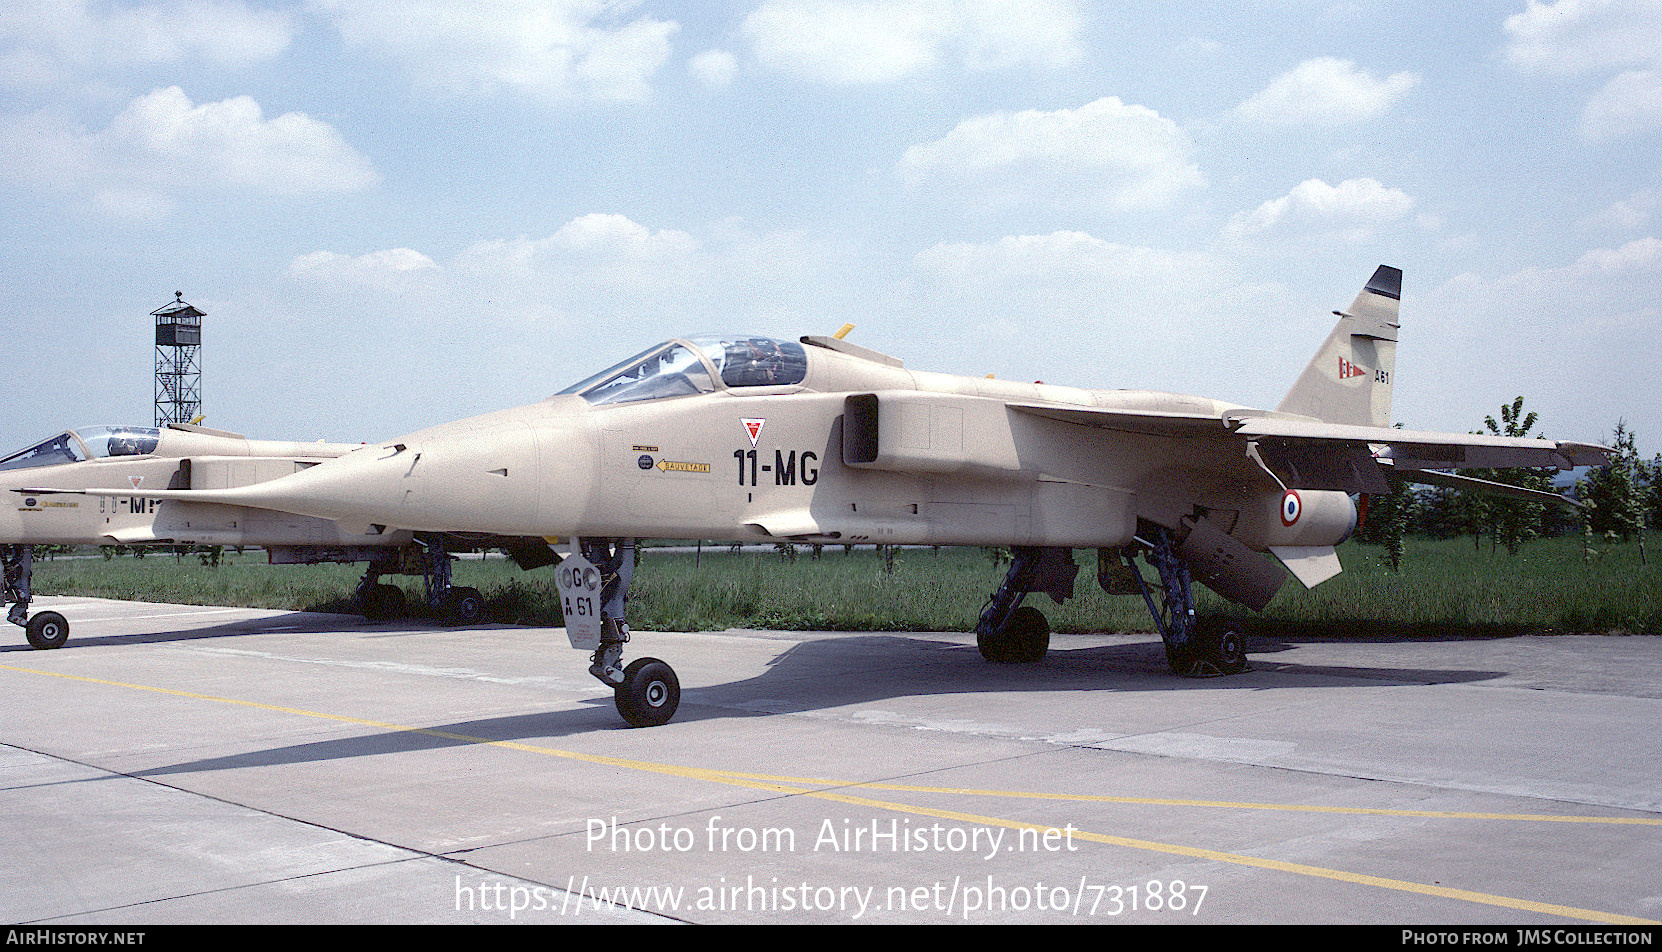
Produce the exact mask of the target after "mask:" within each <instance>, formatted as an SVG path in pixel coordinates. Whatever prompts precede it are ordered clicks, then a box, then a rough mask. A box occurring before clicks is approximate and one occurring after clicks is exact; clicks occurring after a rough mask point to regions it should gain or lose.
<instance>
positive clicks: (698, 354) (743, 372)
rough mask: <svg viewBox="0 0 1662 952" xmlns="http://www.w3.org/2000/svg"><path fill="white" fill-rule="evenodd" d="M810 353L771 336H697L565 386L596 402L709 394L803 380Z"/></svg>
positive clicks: (663, 344) (640, 355) (800, 346)
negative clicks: (730, 389) (724, 388)
mask: <svg viewBox="0 0 1662 952" xmlns="http://www.w3.org/2000/svg"><path fill="white" fill-rule="evenodd" d="M807 375H808V354H807V352H806V351H804V350H803V347H802V345H801V344H798V343H796V342H795V341H782V340H775V339H774V338H771V337H747V336H725V335H723V336H713V337H693V338H687V339H685V340H673V341H667V342H665V343H662V344H659V345H657V346H656V347H652V348H649V349H647V350H644V351H642V352H640V353H639V354H636V355H635V356H633V357H631V358H629V359H628V360H625V361H623V362H622V363H620V364H615V365H613V366H611V367H608V368H607V369H605V370H603V371H601V372H600V373H598V374H595V375H594V376H592V377H589V378H588V379H586V380H582V381H579V382H578V383H575V384H573V385H571V386H570V387H567V388H566V389H564V390H562V391H560V393H562V394H577V395H579V396H581V397H582V398H583V399H585V400H587V401H588V402H590V403H592V404H596V405H601V404H608V403H629V402H633V401H637V400H661V399H665V398H668V397H684V396H691V395H693V394H699V393H710V392H712V391H714V390H716V389H718V388H720V387H767V386H791V385H795V384H799V383H801V382H802V381H803V379H804V378H805V377H807Z"/></svg>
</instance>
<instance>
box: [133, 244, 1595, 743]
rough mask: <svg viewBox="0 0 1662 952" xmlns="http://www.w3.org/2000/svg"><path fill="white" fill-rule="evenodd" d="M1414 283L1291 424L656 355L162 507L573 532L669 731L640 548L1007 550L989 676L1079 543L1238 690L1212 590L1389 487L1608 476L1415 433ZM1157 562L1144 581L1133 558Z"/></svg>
mask: <svg viewBox="0 0 1662 952" xmlns="http://www.w3.org/2000/svg"><path fill="white" fill-rule="evenodd" d="M1401 282H1402V272H1401V271H1399V270H1397V269H1395V268H1391V267H1380V268H1379V269H1378V270H1377V271H1376V272H1375V273H1374V274H1373V276H1372V278H1371V279H1370V280H1369V281H1368V282H1367V285H1366V286H1365V287H1364V288H1363V290H1362V291H1361V293H1359V294H1358V295H1357V297H1356V299H1355V301H1353V302H1352V303H1351V305H1350V309H1349V310H1348V311H1344V312H1334V313H1335V314H1337V315H1338V322H1337V324H1336V325H1335V326H1334V328H1333V331H1332V333H1331V334H1330V335H1329V336H1328V338H1327V340H1326V341H1325V342H1324V343H1323V344H1322V345H1321V347H1320V348H1319V349H1318V350H1317V352H1316V354H1315V356H1314V357H1313V358H1312V360H1311V361H1310V364H1309V365H1308V367H1307V368H1306V369H1305V370H1304V372H1303V374H1302V375H1301V376H1300V377H1299V378H1298V380H1297V381H1296V382H1295V383H1294V384H1293V387H1292V389H1291V390H1289V391H1288V393H1287V395H1286V397H1285V398H1284V399H1283V400H1282V401H1281V404H1280V405H1279V406H1278V407H1277V408H1276V409H1275V410H1262V409H1252V408H1248V407H1242V406H1237V405H1235V404H1232V403H1228V402H1222V401H1218V400H1212V399H1207V398H1203V397H1194V396H1184V395H1180V394H1172V393H1156V392H1149V391H1136V390H1085V389H1076V388H1071V387H1062V386H1050V385H1045V384H1023V383H1013V382H1008V381H1002V380H993V379H975V378H968V377H959V376H952V375H947V374H939V373H929V372H924V371H914V370H909V369H907V368H906V367H904V366H903V365H902V362H901V361H900V360H898V359H896V358H893V357H890V356H887V355H884V354H881V353H877V352H875V351H872V350H868V349H866V348H863V347H860V346H857V345H855V344H851V343H849V342H847V341H845V340H842V339H840V336H839V337H816V336H810V337H803V338H801V339H800V340H799V341H789V340H777V339H773V338H768V337H750V336H724V337H693V338H686V339H678V340H671V341H667V342H664V343H661V344H658V345H655V346H653V347H651V348H649V349H647V350H645V351H642V352H641V353H639V354H637V355H635V356H633V357H630V358H628V359H627V360H624V361H623V362H621V363H619V364H617V365H615V366H613V367H610V368H608V369H606V370H603V371H601V372H600V373H598V374H595V375H594V376H593V377H590V378H588V379H586V380H583V381H581V382H579V383H577V384H575V385H573V386H571V387H569V388H567V389H566V390H564V391H561V392H560V393H559V394H556V395H554V396H552V397H549V398H548V399H546V400H543V401H542V402H540V403H535V404H532V405H530V406H525V407H520V408H517V409H511V410H504V411H500V412H497V413H492V414H487V415H484V416H479V417H474V418H471V419H467V420H462V421H459V422H456V423H450V424H446V425H443V426H438V427H434V428H432V429H428V430H423V431H420V432H417V433H412V434H410V435H408V436H403V437H399V438H397V439H394V440H388V441H386V442H382V443H377V444H371V445H367V446H364V447H361V448H358V449H355V450H353V451H351V452H348V453H344V454H341V455H339V456H336V457H334V458H332V459H328V460H324V461H322V462H320V463H318V464H317V465H315V466H309V467H307V468H305V469H303V470H301V471H299V472H295V473H292V474H289V475H284V476H281V477H280V478H274V479H270V480H268V481H264V482H256V483H252V484H250V485H239V486H235V487H226V488H206V487H199V486H193V488H188V489H187V488H179V489H170V490H165V491H160V492H156V493H152V494H149V495H153V496H155V497H157V498H159V499H162V500H164V502H163V505H164V506H166V505H170V504H172V503H173V502H174V501H177V502H181V503H185V502H188V503H191V504H193V505H201V504H210V503H211V504H217V505H230V506H239V507H247V508H249V509H258V510H267V511H272V512H284V513H292V514H297V515H303V516H310V517H312V518H315V519H320V520H329V521H332V522H333V523H335V524H337V525H339V526H340V527H342V530H343V531H348V532H363V533H392V532H408V533H413V534H417V535H418V536H419V534H421V533H482V534H486V535H491V536H504V537H506V536H513V537H521V538H522V539H538V538H542V539H549V540H557V539H569V540H571V541H570V542H569V543H567V544H566V545H567V549H566V552H565V556H564V559H563V560H562V561H561V562H560V564H559V567H558V570H557V581H558V585H559V588H560V593H561V597H562V603H563V607H564V609H565V615H566V621H567V624H568V634H569V635H570V636H571V638H572V643H573V645H574V646H576V645H581V646H583V647H585V648H592V651H593V653H592V659H591V660H592V664H591V667H590V669H589V670H590V673H591V674H593V675H594V676H595V677H597V678H599V679H600V680H601V681H602V682H603V683H605V684H606V685H607V686H608V687H611V688H612V689H613V692H614V697H615V701H616V704H617V708H618V711H619V713H620V714H622V716H623V717H624V719H625V720H627V721H628V722H629V723H631V724H634V725H637V726H643V725H652V724H661V723H664V722H666V721H668V720H669V719H670V718H671V717H672V716H673V714H674V713H675V709H676V706H677V704H678V703H679V698H680V687H679V683H678V681H677V679H676V677H675V673H674V671H673V669H671V667H670V666H669V665H667V664H665V663H664V662H662V661H659V660H657V659H653V658H641V659H638V660H636V661H634V662H633V663H630V664H628V665H627V666H625V665H624V664H623V646H624V644H626V643H627V642H628V640H629V630H628V626H627V624H626V622H625V611H624V606H625V599H626V597H627V594H628V589H629V584H630V581H631V577H632V566H633V559H632V558H631V557H630V556H631V554H632V552H631V550H632V548H633V545H634V540H636V539H640V538H670V539H710V540H729V541H746V542H748V541H773V542H787V541H788V542H826V543H845V544H847V543H879V544H889V545H896V544H929V545H968V546H1008V547H1011V548H1012V550H1013V552H1014V555H1015V558H1014V560H1013V563H1012V565H1011V568H1010V569H1009V572H1008V574H1007V575H1006V577H1005V579H1004V580H1003V583H1002V584H1001V585H1000V586H999V587H998V589H997V591H995V592H994V593H993V594H992V596H991V597H990V598H989V599H988V602H987V604H986V606H985V608H984V609H983V611H982V613H981V616H980V619H979V621H978V622H977V624H976V636H977V643H978V645H979V647H980V650H981V652H982V654H983V655H984V657H986V658H987V659H988V660H989V661H994V662H1031V661H1036V660H1039V659H1040V658H1042V657H1043V656H1044V654H1045V652H1046V650H1047V648H1048V644H1049V627H1048V625H1047V623H1046V622H1045V620H1044V616H1043V615H1042V614H1041V613H1040V612H1038V611H1037V610H1036V609H1034V608H1031V607H1028V606H1023V605H1022V604H1021V603H1022V600H1023V598H1024V597H1025V596H1026V595H1028V594H1030V593H1033V592H1043V593H1045V594H1048V595H1050V596H1051V597H1052V598H1053V599H1055V600H1056V601H1058V602H1060V601H1062V600H1063V599H1065V598H1067V597H1069V596H1071V594H1072V592H1073V581H1074V576H1075V574H1076V573H1077V571H1078V566H1077V565H1076V564H1075V563H1074V561H1073V556H1072V552H1073V550H1074V549H1078V548H1084V549H1096V550H1097V551H1098V570H1097V575H1098V582H1099V583H1100V584H1101V585H1103V586H1104V588H1107V589H1109V590H1111V591H1118V592H1127V593H1130V592H1136V593H1140V594H1141V595H1142V597H1143V599H1144V601H1145V602H1146V604H1147V606H1148V608H1149V610H1150V612H1151V614H1152V616H1153V618H1154V621H1155V624H1156V626H1157V627H1158V628H1159V631H1160V634H1161V637H1162V639H1163V641H1164V643H1165V648H1166V654H1167V658H1168V660H1169V661H1170V663H1171V666H1172V668H1173V669H1174V670H1175V671H1177V672H1178V673H1180V674H1183V675H1188V676H1210V675H1217V674H1230V673H1234V672H1238V671H1240V670H1241V669H1242V667H1243V666H1244V663H1245V644H1244V641H1243V639H1242V637H1241V635H1240V633H1239V632H1236V631H1234V630H1230V629H1228V628H1221V627H1220V628H1218V629H1216V630H1213V629H1212V628H1209V627H1207V626H1203V625H1201V624H1199V623H1197V620H1196V616H1195V612H1194V600H1193V597H1192V588H1191V585H1192V581H1194V580H1198V581H1200V582H1201V583H1202V584H1205V585H1207V586H1208V587H1210V588H1211V589H1213V590H1214V591H1216V592H1217V593H1219V594H1220V595H1222V596H1224V597H1225V598H1228V599H1230V600H1232V601H1234V602H1237V603H1239V604H1242V605H1245V606H1247V607H1249V608H1252V609H1254V610H1257V609H1261V608H1263V606H1264V605H1265V604H1267V603H1268V602H1269V600H1270V599H1271V598H1272V597H1273V596H1274V594H1275V593H1276V591H1277V589H1278V588H1279V587H1280V586H1281V584H1282V582H1283V581H1284V579H1285V575H1286V572H1284V571H1283V569H1285V570H1286V571H1290V572H1291V573H1292V575H1293V576H1294V577H1296V578H1297V579H1298V580H1299V581H1300V582H1301V583H1303V584H1304V585H1306V586H1314V585H1316V584H1318V583H1320V582H1322V581H1323V580H1325V579H1328V578H1330V577H1332V576H1333V575H1335V574H1337V573H1338V572H1339V571H1340V565H1339V560H1338V556H1337V555H1336V554H1335V546H1337V545H1338V544H1339V543H1340V542H1342V541H1344V540H1345V539H1346V538H1347V537H1348V536H1349V535H1350V534H1351V532H1352V531H1353V530H1354V529H1355V527H1356V522H1357V508H1356V505H1355V503H1354V502H1353V501H1352V499H1351V494H1359V493H1379V492H1385V491H1386V490H1387V489H1388V488H1389V482H1388V480H1389V479H1391V478H1398V479H1408V480H1426V481H1429V480H1436V481H1437V482H1439V483H1442V484H1449V483H1454V484H1458V485H1462V486H1466V487H1468V488H1478V489H1492V490H1494V491H1499V492H1507V493H1511V494H1514V495H1517V494H1523V495H1528V496H1530V498H1539V499H1543V500H1546V501H1555V502H1563V501H1564V500H1563V499H1562V498H1561V497H1558V496H1555V495H1553V494H1550V493H1532V492H1530V491H1528V490H1519V489H1514V488H1513V487H1502V486H1498V485H1495V484H1492V483H1486V482H1484V481H1481V480H1476V479H1472V478H1470V477H1464V476H1460V475H1457V474H1454V473H1448V472H1441V471H1450V470H1459V469H1466V468H1491V467H1494V468H1499V467H1556V468H1560V469H1569V468H1572V467H1576V466H1586V465H1602V464H1604V463H1605V462H1607V452H1608V451H1606V450H1605V449H1604V448H1602V447H1598V446H1594V445H1590V444H1580V443H1570V442H1554V441H1550V440H1538V439H1516V438H1509V437H1496V436H1482V435H1468V434H1463V433H1462V434H1455V433H1427V432H1417V431H1411V430H1402V429H1396V428H1392V427H1391V424H1390V409H1391V390H1392V385H1393V383H1394V374H1395V357H1396V347H1397V330H1398V309H1399V299H1400V296H1401ZM1139 559H1140V560H1141V561H1142V562H1143V563H1145V564H1146V565H1147V566H1148V567H1150V568H1151V569H1152V570H1153V573H1154V575H1153V578H1152V579H1148V578H1145V576H1144V573H1143V571H1142V569H1140V568H1139V567H1138V564H1137V560H1139Z"/></svg>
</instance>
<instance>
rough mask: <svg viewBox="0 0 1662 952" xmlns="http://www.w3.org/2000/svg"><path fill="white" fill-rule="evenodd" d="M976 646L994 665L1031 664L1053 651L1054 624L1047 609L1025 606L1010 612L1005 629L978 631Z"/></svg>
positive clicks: (1041, 659)
mask: <svg viewBox="0 0 1662 952" xmlns="http://www.w3.org/2000/svg"><path fill="white" fill-rule="evenodd" d="M975 646H976V647H977V648H979V649H981V657H983V658H985V659H987V660H988V661H991V662H993V663H994V664H1030V663H1032V662H1035V661H1043V660H1044V656H1045V652H1046V651H1049V650H1050V623H1049V622H1048V621H1046V620H1045V616H1044V612H1041V611H1039V610H1038V609H1037V608H1034V607H1033V606H1031V605H1023V606H1021V607H1020V608H1017V609H1016V610H1015V611H1014V612H1012V613H1011V614H1010V620H1009V621H1008V622H1006V623H1005V625H1004V627H1003V628H999V629H996V630H994V631H981V630H977V631H976V633H975Z"/></svg>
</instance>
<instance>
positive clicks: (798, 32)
mask: <svg viewBox="0 0 1662 952" xmlns="http://www.w3.org/2000/svg"><path fill="white" fill-rule="evenodd" d="M1080 29H1081V17H1080V14H1079V10H1078V7H1077V4H1076V3H1075V2H1073V0H766V2H764V3H763V4H762V5H761V6H760V7H758V8H757V9H756V10H754V11H752V12H751V13H750V14H749V15H748V16H747V17H745V20H744V25H743V32H744V35H745V36H746V37H747V38H748V39H749V41H750V45H751V51H752V52H753V53H754V55H755V56H756V58H757V60H759V61H760V62H761V63H763V64H764V65H766V66H768V67H770V68H772V69H776V70H779V71H781V72H785V73H790V74H792V75H795V76H797V77H799V78H802V79H806V80H810V81H814V82H821V83H830V84H835V85H857V84H864V83H887V82H893V81H895V80H899V79H903V78H906V77H908V76H912V75H916V74H918V73H921V72H924V71H927V70H931V69H934V68H936V67H938V66H942V65H951V66H955V67H961V68H964V69H969V70H995V69H1009V68H1012V67H1018V66H1038V67H1045V68H1052V67H1059V66H1067V65H1071V64H1073V63H1075V62H1077V61H1078V60H1079V58H1080V57H1081V55H1082V53H1081V45H1080V42H1079V32H1080Z"/></svg>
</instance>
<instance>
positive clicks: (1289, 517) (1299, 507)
mask: <svg viewBox="0 0 1662 952" xmlns="http://www.w3.org/2000/svg"><path fill="white" fill-rule="evenodd" d="M1303 511H1304V500H1302V499H1300V498H1298V493H1296V492H1293V491H1292V490H1291V489H1289V490H1287V494H1286V495H1285V496H1282V497H1281V524H1282V525H1284V526H1291V525H1292V524H1293V523H1295V522H1297V521H1298V517H1299V514H1300V513H1302V512H1303Z"/></svg>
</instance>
